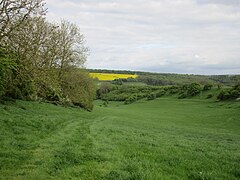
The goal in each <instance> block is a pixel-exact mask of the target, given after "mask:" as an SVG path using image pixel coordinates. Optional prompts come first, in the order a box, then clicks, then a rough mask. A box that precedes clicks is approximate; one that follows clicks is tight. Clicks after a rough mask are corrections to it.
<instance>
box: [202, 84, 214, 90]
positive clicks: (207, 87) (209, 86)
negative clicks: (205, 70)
mask: <svg viewBox="0 0 240 180" xmlns="http://www.w3.org/2000/svg"><path fill="white" fill-rule="evenodd" d="M212 87H213V85H212V84H205V85H204V86H203V90H204V91H207V90H210V89H212Z"/></svg>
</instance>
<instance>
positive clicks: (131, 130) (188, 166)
mask: <svg viewBox="0 0 240 180" xmlns="http://www.w3.org/2000/svg"><path fill="white" fill-rule="evenodd" d="M0 115H1V116H0V137H1V138H0V179H71V178H72V179H144V180H145V179H239V178H240V103H239V102H235V103H234V102H224V103H220V102H214V101H211V100H200V99H184V100H179V99H176V98H166V97H164V98H160V99H156V100H154V101H139V102H137V103H133V104H130V105H123V104H121V103H117V102H111V103H110V104H109V105H108V107H104V106H102V102H101V101H97V102H96V105H95V109H94V111H93V112H86V111H83V110H80V109H78V108H69V107H68V108H65V107H60V106H55V105H51V104H45V103H38V102H26V101H17V102H16V103H10V102H8V103H5V104H2V105H0Z"/></svg>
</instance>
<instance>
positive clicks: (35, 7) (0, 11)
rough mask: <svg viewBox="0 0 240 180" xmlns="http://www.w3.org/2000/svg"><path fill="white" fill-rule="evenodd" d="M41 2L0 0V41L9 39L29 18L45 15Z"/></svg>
mask: <svg viewBox="0 0 240 180" xmlns="http://www.w3.org/2000/svg"><path fill="white" fill-rule="evenodd" d="M44 5H45V3H43V1H42V0H0V41H1V40H2V39H3V38H4V37H10V36H11V33H12V32H13V31H14V30H17V29H19V28H20V27H21V25H22V24H23V22H24V21H26V20H27V19H28V18H29V17H31V16H33V15H34V16H42V15H44V14H45V13H46V9H45V8H44Z"/></svg>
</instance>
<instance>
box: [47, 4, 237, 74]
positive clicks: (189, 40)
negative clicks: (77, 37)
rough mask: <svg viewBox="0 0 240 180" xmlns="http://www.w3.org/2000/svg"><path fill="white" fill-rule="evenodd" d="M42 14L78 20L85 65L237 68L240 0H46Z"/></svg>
mask: <svg viewBox="0 0 240 180" xmlns="http://www.w3.org/2000/svg"><path fill="white" fill-rule="evenodd" d="M45 2H46V6H47V8H48V14H47V19H48V20H49V21H51V22H60V21H61V20H62V19H65V20H68V21H70V22H72V23H75V24H77V25H78V26H79V27H80V30H81V32H82V34H83V35H84V37H85V40H86V46H87V47H89V49H90V55H89V57H88V60H87V63H86V67H87V68H93V69H119V70H138V71H150V72H160V73H181V74H240V0H101V1H100V0H45Z"/></svg>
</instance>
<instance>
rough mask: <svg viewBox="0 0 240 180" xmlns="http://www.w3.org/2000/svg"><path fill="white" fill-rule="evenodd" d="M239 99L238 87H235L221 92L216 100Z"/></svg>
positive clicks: (239, 87) (239, 86)
mask: <svg viewBox="0 0 240 180" xmlns="http://www.w3.org/2000/svg"><path fill="white" fill-rule="evenodd" d="M239 97H240V85H236V86H234V87H232V88H231V89H229V90H225V91H221V92H220V93H219V94H218V96H217V98H218V99H219V100H228V99H237V98H239Z"/></svg>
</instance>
